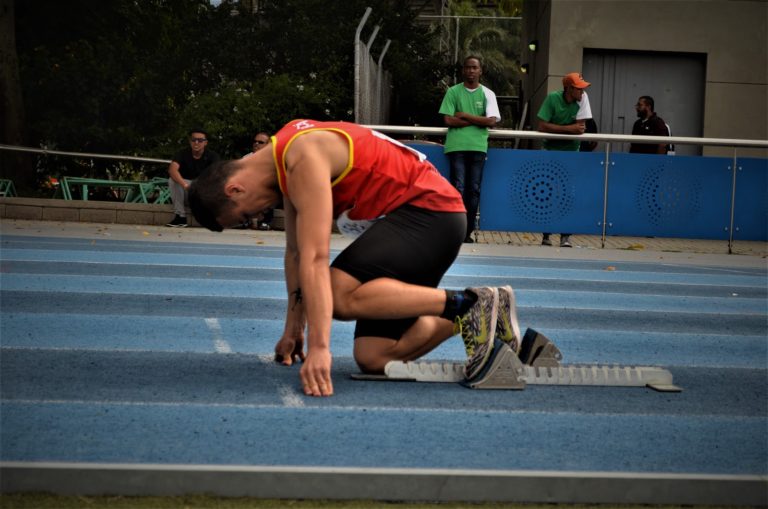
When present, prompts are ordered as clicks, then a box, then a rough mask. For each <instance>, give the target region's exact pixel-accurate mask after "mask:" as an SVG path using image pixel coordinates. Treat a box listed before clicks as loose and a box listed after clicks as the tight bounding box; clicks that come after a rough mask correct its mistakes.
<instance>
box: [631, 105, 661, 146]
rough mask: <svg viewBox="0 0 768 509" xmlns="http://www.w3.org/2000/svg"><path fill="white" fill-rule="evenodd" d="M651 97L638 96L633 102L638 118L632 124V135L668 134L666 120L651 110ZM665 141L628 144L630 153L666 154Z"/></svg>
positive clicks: (652, 106)
mask: <svg viewBox="0 0 768 509" xmlns="http://www.w3.org/2000/svg"><path fill="white" fill-rule="evenodd" d="M653 108H654V104H653V97H651V96H649V95H643V96H640V98H639V99H638V100H637V104H635V110H637V116H638V119H637V120H636V121H635V124H634V125H633V126H632V136H636V135H640V136H669V128H668V127H667V124H666V122H664V120H663V119H662V118H661V117H660V116H658V115H656V112H655V111H653ZM668 146H669V145H668V144H667V143H659V144H658V145H657V144H655V143H632V144H631V145H630V146H629V152H630V153H631V154H666V153H667V147H668Z"/></svg>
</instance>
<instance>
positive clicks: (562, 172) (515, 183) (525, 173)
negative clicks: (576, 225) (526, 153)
mask: <svg viewBox="0 0 768 509" xmlns="http://www.w3.org/2000/svg"><path fill="white" fill-rule="evenodd" d="M509 192H510V203H511V204H512V208H513V209H514V211H515V213H517V214H518V215H519V216H520V217H524V218H526V219H527V220H529V221H531V222H533V223H548V222H551V221H555V220H557V219H559V218H561V217H563V216H566V215H567V214H568V213H569V212H570V211H571V208H572V207H573V186H572V184H571V181H570V176H569V172H568V170H567V169H566V168H565V167H564V166H563V165H562V164H560V163H559V162H557V161H528V162H526V163H524V164H523V165H522V166H521V167H519V168H518V169H517V170H516V171H515V172H514V174H513V176H512V180H511V182H510V188H509Z"/></svg>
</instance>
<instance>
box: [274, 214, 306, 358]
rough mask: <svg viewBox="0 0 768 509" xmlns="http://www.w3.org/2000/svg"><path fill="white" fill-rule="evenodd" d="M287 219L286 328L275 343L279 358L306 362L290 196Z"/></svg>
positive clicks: (297, 257)
mask: <svg viewBox="0 0 768 509" xmlns="http://www.w3.org/2000/svg"><path fill="white" fill-rule="evenodd" d="M283 214H284V216H283V217H284V220H285V242H286V246H285V287H286V290H287V291H288V309H287V310H286V317H285V329H284V330H283V335H282V337H281V338H280V340H279V341H278V342H277V344H276V345H275V361H277V362H280V363H282V364H285V365H286V366H290V365H292V364H293V363H294V362H296V361H297V360H301V361H304V359H305V356H304V328H305V327H306V324H307V321H306V317H305V314H304V299H303V294H302V291H301V286H300V285H299V250H298V246H297V244H296V210H295V209H294V207H293V204H292V203H291V202H290V200H288V199H284V200H283Z"/></svg>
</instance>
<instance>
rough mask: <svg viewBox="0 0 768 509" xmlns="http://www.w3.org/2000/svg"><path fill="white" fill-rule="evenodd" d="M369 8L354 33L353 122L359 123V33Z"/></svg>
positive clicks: (369, 12)
mask: <svg viewBox="0 0 768 509" xmlns="http://www.w3.org/2000/svg"><path fill="white" fill-rule="evenodd" d="M371 11H373V9H371V8H370V7H368V8H366V9H365V14H363V17H362V19H361V20H360V23H358V25H357V31H355V122H358V123H359V122H360V118H359V117H360V44H361V43H360V32H362V31H363V26H364V25H365V22H366V21H368V16H370V15H371Z"/></svg>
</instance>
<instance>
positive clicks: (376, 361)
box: [354, 340, 391, 374]
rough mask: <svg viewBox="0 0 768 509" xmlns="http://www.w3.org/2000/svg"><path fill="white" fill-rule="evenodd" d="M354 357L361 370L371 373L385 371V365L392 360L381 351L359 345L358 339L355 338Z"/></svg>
mask: <svg viewBox="0 0 768 509" xmlns="http://www.w3.org/2000/svg"><path fill="white" fill-rule="evenodd" d="M363 341H364V340H363ZM354 357H355V362H356V363H357V365H358V367H359V368H360V371H362V372H363V373H371V374H381V373H384V366H386V365H387V362H389V361H390V360H391V359H389V358H388V357H386V356H384V355H381V352H377V351H374V350H373V349H368V348H360V347H358V340H355V348H354Z"/></svg>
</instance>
